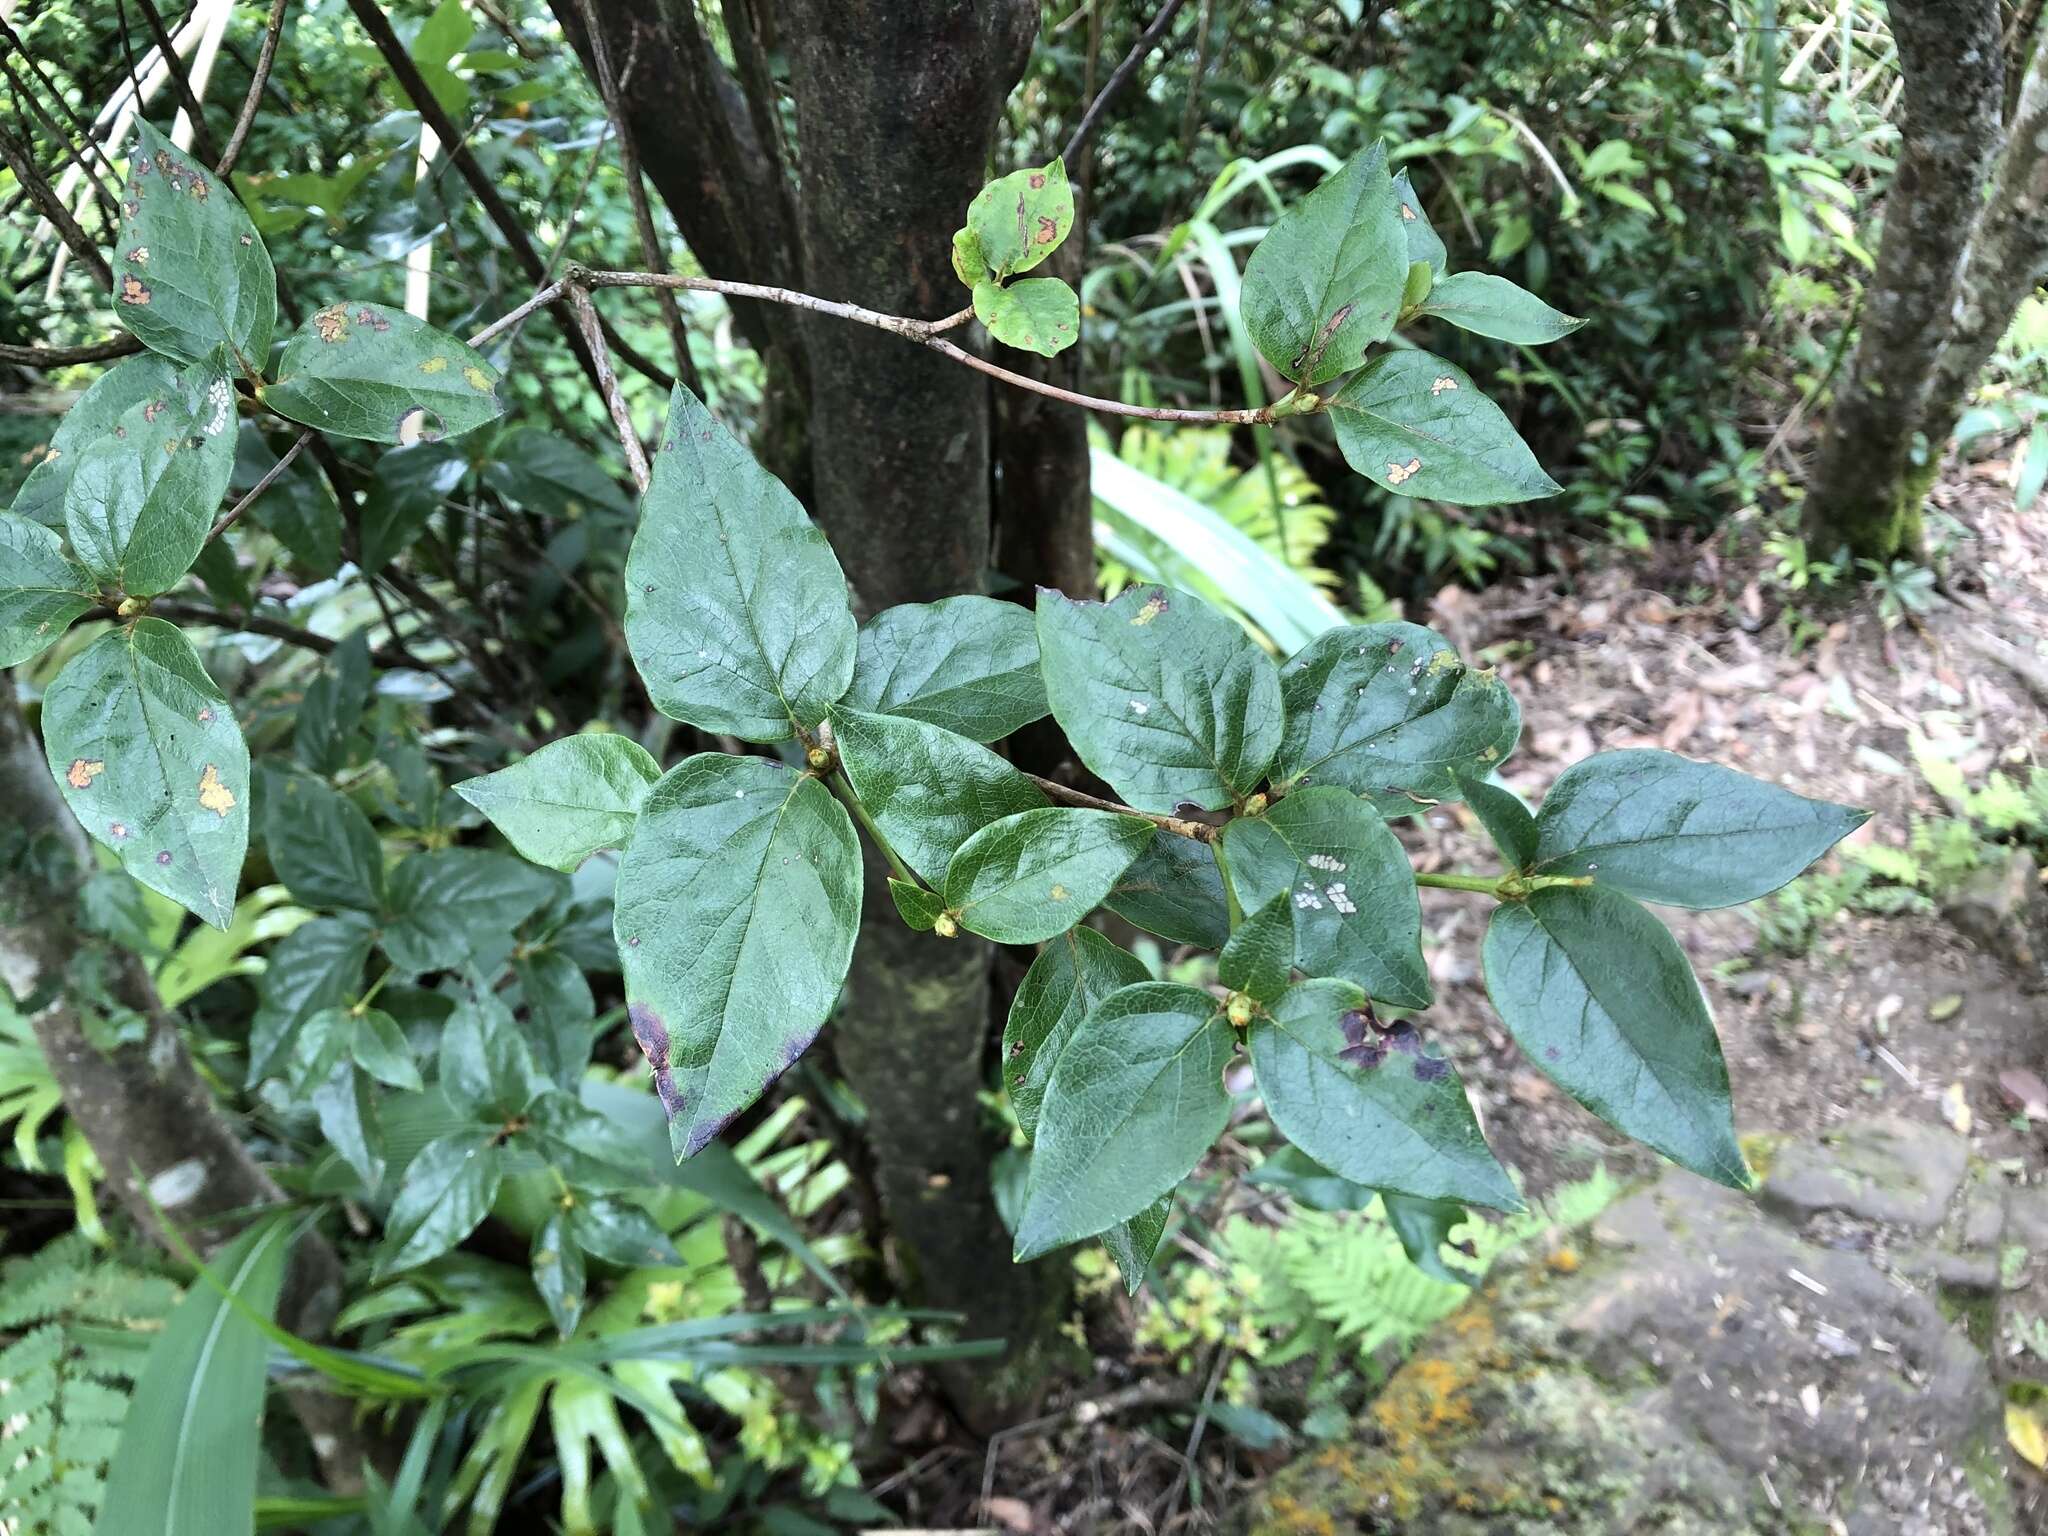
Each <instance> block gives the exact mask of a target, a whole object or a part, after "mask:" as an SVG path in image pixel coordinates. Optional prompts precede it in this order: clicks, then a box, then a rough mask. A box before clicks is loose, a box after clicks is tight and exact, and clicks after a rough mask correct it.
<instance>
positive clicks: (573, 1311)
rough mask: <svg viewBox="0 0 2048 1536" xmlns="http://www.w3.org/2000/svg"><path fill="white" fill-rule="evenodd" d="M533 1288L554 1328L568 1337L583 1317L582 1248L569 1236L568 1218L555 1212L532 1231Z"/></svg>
mask: <svg viewBox="0 0 2048 1536" xmlns="http://www.w3.org/2000/svg"><path fill="white" fill-rule="evenodd" d="M531 1262H532V1267H533V1288H534V1289H535V1290H537V1291H539V1292H540V1299H541V1300H542V1301H543V1302H545V1303H547V1309H548V1316H549V1317H551V1318H553V1319H554V1320H555V1331H556V1332H557V1333H559V1334H560V1335H561V1336H562V1337H563V1338H565V1339H566V1338H568V1337H569V1335H570V1334H572V1333H574V1332H575V1331H576V1324H577V1322H578V1321H580V1320H581V1318H582V1316H583V1294H584V1270H583V1250H582V1249H581V1248H578V1247H577V1246H576V1243H575V1240H574V1239H573V1238H571V1237H570V1236H569V1221H568V1218H567V1217H566V1216H564V1215H563V1214H562V1213H561V1212H560V1211H557V1212H555V1214H554V1215H552V1216H550V1217H549V1218H548V1219H547V1220H546V1221H544V1222H542V1223H541V1225H540V1230H539V1231H537V1232H535V1233H534V1234H533V1254H532V1261H531Z"/></svg>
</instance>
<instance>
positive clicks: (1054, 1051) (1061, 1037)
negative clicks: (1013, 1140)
mask: <svg viewBox="0 0 2048 1536" xmlns="http://www.w3.org/2000/svg"><path fill="white" fill-rule="evenodd" d="M1151 979H1152V975H1151V972H1149V971H1147V970H1146V969H1145V962H1144V961H1142V960H1140V959H1139V958H1138V957H1137V956H1136V955H1134V954H1132V953H1130V951H1128V950H1125V949H1119V948H1118V947H1117V946H1116V945H1114V944H1112V943H1110V941H1109V940H1108V939H1105V938H1104V937H1103V936H1102V935H1101V934H1099V933H1097V932H1096V931H1095V930H1094V929H1092V928H1070V929H1068V930H1067V931H1066V932H1065V933H1063V934H1061V935H1060V936H1059V937H1058V938H1056V939H1053V940H1052V941H1051V942H1049V943H1048V944H1047V945H1046V946H1045V948H1044V949H1042V950H1040V951H1039V953H1038V958H1037V959H1036V960H1033V961H1032V962H1031V969H1030V970H1028V971H1026V972H1025V973H1024V980H1023V981H1022V982H1020V983H1018V986H1017V995H1016V997H1015V998H1013V999H1012V1000H1011V1002H1010V1017H1009V1020H1008V1022H1007V1023H1005V1024H1004V1026H1003V1085H1004V1086H1005V1087H1006V1088H1007V1089H1008V1090H1009V1093H1010V1108H1011V1109H1012V1110H1014V1111H1015V1112H1016V1115H1017V1124H1018V1125H1019V1126H1020V1127H1021V1128H1022V1129H1023V1132H1024V1134H1025V1135H1026V1136H1027V1137H1028V1136H1032V1135H1034V1134H1035V1133H1036V1132H1037V1129H1038V1110H1039V1106H1040V1105H1041V1104H1042V1103H1044V1101H1045V1085H1046V1084H1047V1083H1049V1082H1050V1081H1051V1080H1052V1073H1053V1067H1054V1065H1055V1064H1056V1063H1057V1062H1058V1060H1059V1056H1060V1052H1061V1051H1062V1050H1063V1049H1064V1048H1065V1047H1066V1043H1067V1041H1068V1039H1069V1038H1070V1037H1071V1036H1072V1035H1073V1033H1074V1031H1075V1030H1076V1029H1077V1028H1079V1027H1080V1024H1081V1021H1082V1020H1083V1019H1085V1018H1087V1017H1088V1015H1089V1013H1090V1012H1091V1011H1092V1010H1093V1009H1094V1007H1095V1005H1096V1004H1097V1003H1099V1002H1101V1001H1102V1000H1103V999H1104V998H1105V997H1107V996H1109V994H1110V993H1112V992H1114V991H1116V990H1117V989H1118V988H1119V987H1129V986H1135V985H1136V984H1137V983H1139V982H1142V981H1150V980H1151Z"/></svg>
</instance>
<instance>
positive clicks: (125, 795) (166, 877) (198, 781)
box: [43, 619, 249, 928]
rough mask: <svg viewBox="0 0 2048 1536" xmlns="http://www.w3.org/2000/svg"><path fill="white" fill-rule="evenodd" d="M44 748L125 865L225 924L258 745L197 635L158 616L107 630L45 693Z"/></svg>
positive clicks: (64, 786) (244, 843)
mask: <svg viewBox="0 0 2048 1536" xmlns="http://www.w3.org/2000/svg"><path fill="white" fill-rule="evenodd" d="M43 746H44V750H45V751H46V752H47V754H48V756H49V760H50V771H51V772H52V773H53V774H55V775H56V776H57V787H58V789H60V790H61V791H62V792H63V795H64V799H65V803H66V804H68V805H69V806H70V807H71V813H72V814H73V815H74V816H76V817H77V818H78V820H79V824H80V825H81V826H83V827H84V828H85V830H86V831H87V832H89V833H91V834H92V836H93V837H94V838H95V839H96V840H97V841H99V842H101V843H103V844H105V845H106V846H107V847H109V848H111V849H112V850H113V851H114V853H115V855H116V856H117V857H118V858H119V859H120V860H121V867H122V868H123V869H125V870H127V871H128V873H129V874H131V875H133V876H134V877H135V878H136V879H137V880H140V881H141V882H142V883H143V884H144V885H146V886H148V887H149V888H150V889H151V890H153V891H156V892H159V893H160V894H162V895H165V896H168V897H170V898H171V900H173V901H175V902H177V903H178V905H179V906H181V907H183V908H185V910H186V911H188V912H191V913H192V914H193V915H195V916H197V917H200V918H203V919H205V920H206V921H207V922H209V923H212V924H213V925H214V926H215V927H216V928H225V927H227V925H228V922H229V920H230V919H231V918H232V917H233V915H234V910H235V891H236V888H237V887H238V886H239V885H240V883H241V878H242V856H243V854H244V853H245V852H247V850H248V846H249V804H248V801H249V749H248V748H247V747H246V746H244V745H243V743H242V732H241V729H240V727H239V726H237V725H236V724H235V717H234V712H233V711H232V710H231V709H230V708H229V707H228V701H227V700H226V699H225V698H224V697H222V695H221V691H220V690H219V689H218V688H216V687H214V685H213V679H212V678H210V677H208V676H207V675H206V669H205V668H204V667H202V666H201V665H200V664H199V656H198V653H197V652H195V651H194V650H193V649H192V646H191V642H189V641H188V640H186V638H185V637H184V636H183V635H181V634H180V633H178V631H177V630H176V629H174V628H172V627H171V626H170V625H169V624H166V623H164V621H163V620H161V619H138V620H136V621H135V622H134V623H132V624H127V625H123V626H121V627H120V628H117V629H112V630H109V631H108V632H107V633H106V634H104V635H101V636H100V638H99V639H97V640H95V641H94V642H93V643H92V644H91V645H89V646H87V647H86V648H85V650H83V651H82V652H80V653H79V654H78V655H77V656H75V657H73V658H72V659H71V661H70V662H69V664H68V665H66V666H65V668H64V670H63V671H62V672H60V673H58V674H57V680H56V681H55V682H53V683H51V684H50V689H49V692H48V693H47V694H45V695H44V697H43Z"/></svg>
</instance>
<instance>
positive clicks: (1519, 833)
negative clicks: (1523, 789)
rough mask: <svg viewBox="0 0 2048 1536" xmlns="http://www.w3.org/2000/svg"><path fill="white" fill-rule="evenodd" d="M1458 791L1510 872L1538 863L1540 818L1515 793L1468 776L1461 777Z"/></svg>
mask: <svg viewBox="0 0 2048 1536" xmlns="http://www.w3.org/2000/svg"><path fill="white" fill-rule="evenodd" d="M1458 789H1459V792H1460V793H1462V794H1463V795H1464V797H1465V803H1466V804H1467V805H1469V806H1471V807H1472V814H1473V815H1474V816H1477V817H1478V818H1479V824H1480V825H1481V826H1482V827H1484V828H1486V835H1487V836H1488V837H1490V838H1492V839H1493V846H1494V847H1496V848H1498V849H1499V850H1500V856H1501V857H1502V858H1503V859H1506V860H1507V863H1508V868H1509V869H1510V870H1525V869H1527V868H1528V867H1529V866H1530V865H1531V864H1533V863H1535V862H1536V842H1537V831H1536V818H1535V817H1533V816H1531V815H1530V814H1529V808H1528V807H1527V806H1526V805H1524V804H1522V802H1521V800H1520V798H1519V797H1518V796H1517V795H1516V794H1515V792H1514V791H1513V790H1511V789H1508V788H1506V787H1504V786H1502V785H1499V784H1490V783H1488V782H1487V781H1486V780H1485V779H1480V778H1471V777H1468V776H1466V775H1464V774H1460V775H1459V776H1458Z"/></svg>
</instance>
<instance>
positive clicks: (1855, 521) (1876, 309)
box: [1806, 0, 2004, 560]
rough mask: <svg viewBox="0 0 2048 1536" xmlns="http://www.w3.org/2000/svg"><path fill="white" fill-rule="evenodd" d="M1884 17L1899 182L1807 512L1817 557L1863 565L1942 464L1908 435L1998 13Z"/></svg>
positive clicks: (1938, 343)
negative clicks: (1894, 91) (1900, 85)
mask: <svg viewBox="0 0 2048 1536" xmlns="http://www.w3.org/2000/svg"><path fill="white" fill-rule="evenodd" d="M1889 12H1890V17H1891V28H1892V36H1893V38H1894V40H1895V41H1896V42H1897V44H1898V49H1899V63H1900V67H1901V69H1902V70H1903V72H1904V76H1905V97H1904V112H1903V117H1902V121H1901V125H1900V140H1901V142H1900V150H1899V162H1898V169H1897V171H1896V173H1895V174H1894V176H1893V179H1892V186H1891V190H1890V191H1889V192H1888V193H1886V195H1885V203H1884V243H1883V245H1882V247H1881V248H1880V250H1879V252H1878V260H1877V271H1876V273H1875V274H1874V276H1873V277H1872V279H1871V283H1870V290H1869V297H1868V300H1867V301H1866V303H1865V305H1864V310H1863V332H1862V335H1861V336H1860V337H1859V338H1858V339H1857V344H1856V352H1855V355H1854V357H1853V358H1852V359H1851V360H1850V364H1849V370H1848V375H1847V378H1846V379H1845V381H1844V382H1843V384H1842V386H1841V388H1840V390H1839V391H1838V392H1837V394H1836V396H1835V403H1834V406H1833V409H1832V410H1831V411H1830V413H1829V417H1828V430H1827V436H1826V437H1825V439H1824V440H1823V441H1822V443H1821V448H1820V455H1819V460H1818V462H1817V464H1816V465H1815V468H1814V473H1813V477H1812V479H1811V481H1810V484H1809V489H1808V492H1807V500H1806V521H1807V531H1808V537H1809V538H1810V539H1811V540H1812V542H1813V543H1814V545H1815V547H1816V550H1817V551H1818V552H1819V553H1822V554H1832V553H1833V552H1834V551H1835V550H1837V549H1839V548H1843V547H1846V548H1847V549H1848V550H1849V552H1850V553H1851V554H1853V555H1855V556H1857V557H1858V558H1861V559H1870V560H1890V559H1893V558H1894V557H1897V556H1900V555H1907V554H1912V553H1914V552H1915V551H1917V549H1918V546H1919V542H1920V501H1921V498H1922V496H1923V495H1924V493H1925V488H1926V484H1927V480H1928V478H1929V477H1930V476H1931V474H1932V468H1931V466H1932V465H1933V464H1934V463H1935V462H1936V460H1937V459H1938V456H1939V454H1940V452H1941V444H1940V443H1939V442H1938V441H1935V442H1929V441H1927V440H1926V439H1924V438H1922V437H1921V436H1920V435H1919V434H1920V429H1921V424H1922V420H1923V418H1924V416H1925V413H1926V406H1927V401H1928V397H1929V391H1930V389H1931V387H1932V383H1933V379H1934V368H1935V362H1936V359H1937V358H1938V357H1939V356H1940V353H1941V348H1942V343H1943V342H1944V340H1945V339H1946V338H1947V336H1948V334H1949V326H1950V320H1951V315H1952V312H1953V310H1954V307H1955V303H1956V298H1957V283H1958V280H1959V278H1960V275H1961V271H1962V264H1963V252H1964V248H1965V245H1966V242H1967V241H1968V238H1969V231H1970V226H1971V224H1972V222H1973V220H1974V219H1975V218H1976V215H1977V210H1978V207H1979V206H1980V203H1981V201H1982V195H1983V188H1984V178H1985V174H1986V172H1987V170H1988V168H1989V165H1990V158H1991V155H1992V152H1993V151H1994V149H1995V148H1996V147H1997V143H1998V136H1999V115H2000V109H2001V107H2002V105H2003V84H2004V49H2003V38H2002V36H2001V32H2000V27H1999V12H1998V3H1997V0H1893V3H1892V5H1891V6H1890V7H1889Z"/></svg>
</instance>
